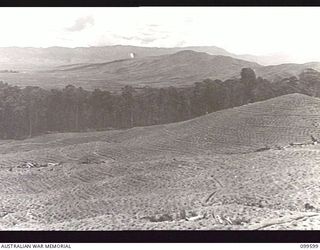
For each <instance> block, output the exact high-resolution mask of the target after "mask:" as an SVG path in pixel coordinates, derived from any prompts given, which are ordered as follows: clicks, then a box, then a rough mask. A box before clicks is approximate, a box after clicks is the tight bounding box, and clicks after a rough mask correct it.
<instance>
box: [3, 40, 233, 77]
mask: <svg viewBox="0 0 320 250" xmlns="http://www.w3.org/2000/svg"><path fill="white" fill-rule="evenodd" d="M188 49H192V50H194V51H199V52H207V53H209V54H212V55H227V56H231V55H232V54H231V53H229V52H227V51H226V50H224V49H222V48H218V47H215V46H207V47H201V46H194V47H185V48H153V47H137V46H128V45H115V46H101V47H77V48H66V47H49V48H31V47H27V48H22V47H2V48H0V69H8V68H13V69H16V70H17V69H18V70H22V71H25V70H30V69H33V70H37V69H38V70H39V69H42V68H48V67H52V66H58V65H64V64H81V63H104V62H108V61H115V60H123V59H128V58H130V56H129V55H130V53H135V55H136V57H138V58H142V57H149V56H160V55H166V54H172V53H176V52H178V51H181V50H188Z"/></svg>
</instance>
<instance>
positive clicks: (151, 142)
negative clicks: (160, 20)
mask: <svg viewBox="0 0 320 250" xmlns="http://www.w3.org/2000/svg"><path fill="white" fill-rule="evenodd" d="M319 110H320V100H319V99H316V98H312V97H308V96H304V95H300V94H292V95H287V96H282V97H278V98H274V99H270V100H268V101H264V102H260V103H254V104H250V105H246V106H242V107H238V108H233V109H228V110H224V111H219V112H215V113H212V114H209V115H206V116H203V117H199V118H196V119H193V120H190V121H185V122H180V123H174V124H168V125H161V126H152V127H141V128H134V129H129V130H123V131H108V132H97V133H81V134H78V133H69V134H54V135H46V136H41V137H37V138H32V139H28V140H25V141H3V142H2V143H1V144H0V154H1V160H0V165H1V170H0V172H1V175H0V176H1V177H0V190H1V192H0V196H1V197H0V198H1V203H0V216H2V219H1V221H0V227H1V228H4V229H21V228H26V229H30V228H32V229H65V230H67V229H75V230H90V229H102V230H108V229H115V230H121V229H227V228H233V229H245V228H252V227H253V228H254V227H256V228H259V226H261V225H263V223H264V222H265V221H269V219H268V218H272V219H275V220H279V219H282V220H285V223H287V224H288V225H289V226H288V227H289V228H292V227H293V225H292V223H296V222H295V220H294V219H293V220H292V216H293V217H295V216H302V217H303V216H307V215H308V214H309V213H308V212H306V211H304V207H303V206H304V204H305V203H307V202H308V203H310V204H313V205H314V206H315V207H319V206H320V201H319V197H318V193H319V186H318V185H317V182H318V178H319V174H318V172H319V167H318V164H319V163H320V162H319V161H320V151H319V150H320V148H319V147H318V146H317V145H308V146H305V147H302V146H301V147H300V146H294V147H288V148H285V149H282V150H277V149H276V146H277V145H279V146H287V145H288V144H289V143H291V142H305V143H309V142H311V140H310V135H311V134H312V135H313V136H315V137H318V136H320V134H319V125H320V116H319ZM266 145H267V146H269V147H271V150H266V151H262V152H255V151H256V150H257V149H259V148H262V147H264V146H266ZM84 156H90V157H91V158H94V159H95V160H99V161H101V162H100V163H97V162H96V163H92V164H81V162H79V159H81V158H83V157H84ZM23 161H35V162H39V163H48V162H59V161H60V162H62V164H61V165H59V166H55V167H44V168H34V169H33V168H32V169H19V168H16V166H18V165H19V164H20V163H21V162H23ZM10 167H13V168H12V171H10V170H9V168H10ZM181 209H184V210H185V211H186V212H187V214H188V213H191V212H193V213H196V214H200V213H203V212H204V211H207V213H208V215H211V214H212V212H214V213H215V214H219V215H221V216H222V217H223V216H228V217H230V218H231V220H232V221H234V222H236V221H238V222H241V221H242V222H243V225H228V224H227V223H226V222H225V221H224V223H223V224H220V223H218V222H217V221H215V220H214V219H213V218H212V217H209V218H207V219H202V220H199V221H194V222H193V221H192V222H191V221H183V220H182V221H179V220H178V219H175V220H174V221H173V222H158V223H157V222H150V221H148V220H147V219H144V218H143V217H145V216H150V215H155V214H169V215H171V216H172V217H177V216H178V215H179V212H180V210H181ZM290 218H291V219H290ZM291 220H292V221H294V222H291ZM310 220H311V219H310ZM318 221H319V220H318ZM285 223H283V224H282V226H283V225H286V224H285ZM310 223H311V222H310ZM312 223H313V224H310V225H309V227H308V228H309V229H310V228H311V227H315V228H318V229H319V225H318V224H317V220H315V222H312ZM302 228H303V227H302Z"/></svg>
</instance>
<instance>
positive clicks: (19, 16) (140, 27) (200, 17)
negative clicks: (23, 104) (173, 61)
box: [0, 7, 320, 62]
mask: <svg viewBox="0 0 320 250" xmlns="http://www.w3.org/2000/svg"><path fill="white" fill-rule="evenodd" d="M319 25H320V8H317V7H314V8H303V7H299V8H271V7H269V8H268V7H267V8H266V7H260V8H259V7H249V8H246V7H232V8H231V7H203V8H202V7H201V8H200V7H195V8H193V7H192V8H191V7H185V8H180V7H179V8H162V7H154V8H0V31H1V39H0V47H6V46H22V47H50V46H65V47H82V46H103V45H116V44H123V45H125V44H128V45H136V46H148V47H151V46H156V47H174V46H179V47H180V46H196V45H208V46H210V45H214V46H218V47H222V48H224V49H226V50H228V51H230V52H232V53H236V54H255V55H266V54H273V53H277V54H278V53H281V54H285V55H289V56H291V57H292V58H293V60H295V61H297V62H305V61H320V32H319Z"/></svg>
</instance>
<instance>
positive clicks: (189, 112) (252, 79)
mask: <svg viewBox="0 0 320 250" xmlns="http://www.w3.org/2000/svg"><path fill="white" fill-rule="evenodd" d="M319 74H320V73H319V72H317V71H315V70H311V69H309V70H307V71H304V72H303V73H302V74H301V75H300V76H299V78H298V77H290V78H285V79H282V80H281V81H277V82H270V81H268V80H266V79H263V78H261V77H256V75H255V73H254V71H253V70H252V69H250V68H244V69H242V71H241V77H240V78H239V79H228V80H226V81H220V80H211V79H206V80H204V81H202V82H197V83H195V84H194V85H193V86H190V87H185V88H176V87H168V88H149V87H146V88H143V89H134V88H133V87H130V86H125V87H124V88H123V89H122V91H121V93H119V94H115V93H111V92H109V91H105V90H100V89H95V90H94V91H87V90H84V89H83V88H81V87H75V86H72V85H68V86H66V87H65V88H63V89H51V90H46V89H42V88H40V87H32V86H28V87H25V88H19V87H17V86H11V85H9V84H7V83H4V82H0V139H23V138H27V137H31V136H35V135H39V134H42V133H48V132H76V131H98V130H107V129H122V128H131V127H135V126H149V125H156V124H164V123H171V122H177V121H183V120H188V119H191V118H194V117H197V116H201V115H204V114H208V113H211V112H214V111H217V110H221V109H226V108H231V107H235V106H240V105H244V104H247V103H250V102H255V101H261V100H265V99H269V98H272V97H276V96H279V95H284V94H288V93H295V92H298V93H304V94H308V95H314V96H319V95H320V89H319V90H318V87H320V76H319Z"/></svg>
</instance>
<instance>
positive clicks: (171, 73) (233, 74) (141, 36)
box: [0, 7, 320, 231]
mask: <svg viewBox="0 0 320 250" xmlns="http://www.w3.org/2000/svg"><path fill="white" fill-rule="evenodd" d="M319 24H320V8H311V7H305V8H300V7H297V8H292V7H282V8H280V7H268V8H262V7H130V8H129V7H128V8H125V7H121V8H120V7H99V8H97V7H82V8H75V7H68V8H67V7H59V8H46V7H38V8H31V7H30V8H18V7H10V8H0V31H1V38H0V230H1V231H43V230H45V231H127V230H129V231H139V230H146V231H153V230H177V231H186V230H188V231H190V230H192V231H198V230H210V231H221V230H227V231H228V230H236V231H242V230H254V231H256V230H272V231H274V230H275V231H278V230H320V99H319V97H320V49H319V48H320V47H319V46H320V33H319Z"/></svg>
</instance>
